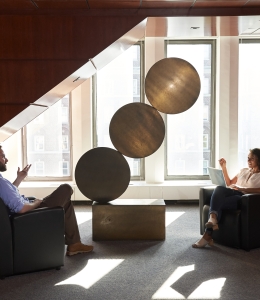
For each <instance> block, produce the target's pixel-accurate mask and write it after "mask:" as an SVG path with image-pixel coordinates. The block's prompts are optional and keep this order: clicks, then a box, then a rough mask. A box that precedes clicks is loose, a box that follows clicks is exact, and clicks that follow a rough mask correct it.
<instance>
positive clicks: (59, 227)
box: [11, 207, 65, 274]
mask: <svg viewBox="0 0 260 300" xmlns="http://www.w3.org/2000/svg"><path fill="white" fill-rule="evenodd" d="M11 224H12V228H13V253H14V273H15V274H18V273H24V272H31V271H34V270H40V269H47V268H51V267H56V266H62V265H63V263H64V249H65V247H64V245H65V242H64V209H63V208H62V207H54V208H38V209H34V210H31V211H28V212H26V213H23V214H15V215H13V216H11Z"/></svg>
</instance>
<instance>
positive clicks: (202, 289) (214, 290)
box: [152, 265, 226, 300]
mask: <svg viewBox="0 0 260 300" xmlns="http://www.w3.org/2000/svg"><path fill="white" fill-rule="evenodd" d="M194 269H195V268H194V265H189V266H184V267H178V268H177V269H176V270H175V271H174V272H173V273H172V275H171V276H170V277H169V278H168V279H167V280H166V281H165V282H164V283H163V285H162V286H161V287H160V288H159V289H158V290H157V292H156V293H155V294H154V295H153V296H152V299H154V300H155V299H156V300H159V299H220V296H221V295H220V293H221V290H222V288H223V286H224V284H225V281H226V278H217V279H211V280H207V281H204V282H203V283H202V284H201V285H200V286H199V287H198V288H196V289H195V290H194V291H193V292H192V293H191V294H190V296H188V298H186V297H185V296H184V295H182V294H180V293H178V292H177V291H175V290H174V289H173V288H172V285H173V284H174V283H175V282H177V281H178V280H180V279H181V277H182V276H183V275H185V274H186V273H188V272H191V271H194Z"/></svg>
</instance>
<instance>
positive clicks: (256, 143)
mask: <svg viewBox="0 0 260 300" xmlns="http://www.w3.org/2000/svg"><path fill="white" fill-rule="evenodd" d="M259 53H260V40H259V39H258V40H244V39H243V40H240V43H239V84H238V86H239V89H238V163H239V168H244V167H245V166H247V155H248V151H249V149H252V148H260V127H259V111H260V89H259V70H260V56H259Z"/></svg>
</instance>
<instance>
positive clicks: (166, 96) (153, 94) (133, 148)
mask: <svg viewBox="0 0 260 300" xmlns="http://www.w3.org/2000/svg"><path fill="white" fill-rule="evenodd" d="M145 93H146V96H147V99H148V100H149V102H150V103H151V105H152V106H151V105H148V104H144V103H139V102H134V103H129V104H127V105H124V106H123V107H121V108H120V109H118V110H117V111H116V113H115V114H114V115H113V117H112V119H111V121H110V125H109V135H110V139H111V141H112V143H113V145H114V147H115V148H116V149H117V150H114V149H111V148H106V147H97V148H94V149H91V150H89V151H87V152H86V153H85V154H83V155H82V157H81V158H80V159H79V161H78V163H77V165H76V169H75V180H76V183H77V186H78V188H79V190H80V191H81V192H82V194H83V195H85V196H86V197H87V198H89V199H90V200H92V201H97V202H99V203H107V202H109V201H111V200H114V199H116V198H118V197H120V196H121V195H122V194H123V193H124V192H125V190H126V189H127V187H128V185H129V182H130V177H131V175H130V168H129V165H128V163H127V161H126V159H125V158H124V156H123V155H125V156H128V157H132V158H144V157H147V156H149V155H151V154H153V153H154V152H155V151H156V150H158V148H159V147H160V146H161V144H162V142H163V139H164V136H165V125H164V121H163V119H162V117H161V115H160V113H159V112H162V113H165V114H178V113H181V112H184V111H186V110H188V109H189V108H190V107H191V106H193V104H194V103H195V102H196V101H197V99H198V97H199V93H200V78H199V75H198V73H197V71H196V69H195V68H194V67H193V66H192V65H191V64H190V63H189V62H187V61H185V60H183V59H180V58H176V57H171V58H164V59H162V60H160V61H158V62H157V63H155V64H154V65H153V66H152V67H151V68H150V70H149V71H148V73H147V76H146V78H145Z"/></svg>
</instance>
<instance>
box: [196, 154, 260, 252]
mask: <svg viewBox="0 0 260 300" xmlns="http://www.w3.org/2000/svg"><path fill="white" fill-rule="evenodd" d="M247 161H248V168H244V169H242V170H240V172H239V173H238V174H237V175H236V176H235V177H234V178H233V179H230V177H229V175H228V172H227V167H226V160H225V159H224V158H221V159H220V160H219V164H220V166H221V169H222V171H223V175H224V178H225V181H226V184H227V186H228V188H226V187H223V186H217V187H216V188H215V190H214V192H213V194H212V196H211V199H210V209H209V220H208V222H207V223H206V224H205V227H206V229H205V232H204V234H203V236H202V238H201V239H200V240H198V241H197V242H196V243H195V244H193V245H192V247H193V248H203V247H205V246H206V245H210V246H211V245H213V239H212V233H213V230H217V229H218V222H219V221H220V219H221V213H222V210H223V209H234V210H235V209H237V204H238V201H239V199H240V198H241V197H242V196H243V195H244V194H253V193H260V149H259V148H254V149H251V150H249V154H248V159H247Z"/></svg>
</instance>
